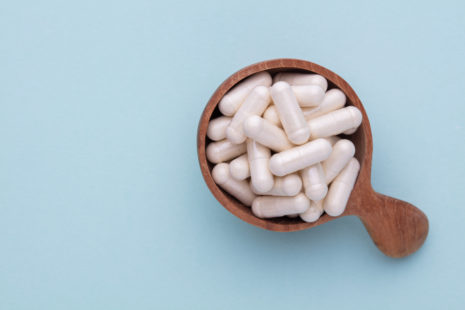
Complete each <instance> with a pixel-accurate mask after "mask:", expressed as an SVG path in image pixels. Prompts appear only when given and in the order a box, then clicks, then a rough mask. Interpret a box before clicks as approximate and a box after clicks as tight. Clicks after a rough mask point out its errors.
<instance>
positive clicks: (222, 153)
mask: <svg viewBox="0 0 465 310" xmlns="http://www.w3.org/2000/svg"><path fill="white" fill-rule="evenodd" d="M246 150H247V147H246V145H245V143H241V144H235V143H232V142H231V141H229V140H228V139H224V140H221V141H217V142H211V143H210V144H208V146H207V152H206V153H207V159H208V160H209V161H210V162H212V163H214V164H218V163H221V162H224V161H228V160H230V159H233V158H236V157H237V156H239V155H242V154H244V153H245V151H246Z"/></svg>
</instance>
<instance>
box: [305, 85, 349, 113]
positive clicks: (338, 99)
mask: <svg viewBox="0 0 465 310" xmlns="http://www.w3.org/2000/svg"><path fill="white" fill-rule="evenodd" d="M345 104H346V95H344V93H343V92H342V91H341V90H340V89H337V88H333V89H330V90H328V91H327V92H326V94H325V97H324V98H323V101H322V102H321V103H320V105H319V106H317V107H315V108H302V113H304V116H305V119H306V120H307V121H309V120H311V119H313V118H317V117H319V116H321V115H325V114H326V113H329V112H332V111H335V110H337V109H340V108H342V107H343V106H344V105H345Z"/></svg>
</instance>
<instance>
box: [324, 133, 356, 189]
mask: <svg viewBox="0 0 465 310" xmlns="http://www.w3.org/2000/svg"><path fill="white" fill-rule="evenodd" d="M354 154H355V146H354V144H353V143H352V141H350V140H347V139H342V140H339V141H338V142H336V144H334V146H333V151H332V152H331V155H329V157H328V159H326V160H325V161H324V162H323V164H322V165H323V170H324V171H325V176H326V184H329V183H331V182H332V181H333V180H334V178H335V177H336V176H337V175H338V174H339V172H341V170H342V169H344V167H345V166H346V165H347V163H348V162H349V160H350V159H351V158H352V157H353V156H354Z"/></svg>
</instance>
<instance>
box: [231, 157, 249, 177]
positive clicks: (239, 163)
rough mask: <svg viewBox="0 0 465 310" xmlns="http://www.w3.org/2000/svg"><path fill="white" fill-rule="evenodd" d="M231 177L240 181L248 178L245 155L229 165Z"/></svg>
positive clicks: (247, 164)
mask: <svg viewBox="0 0 465 310" xmlns="http://www.w3.org/2000/svg"><path fill="white" fill-rule="evenodd" d="M229 171H230V172H231V176H232V177H233V178H235V179H236V180H239V181H242V180H245V179H247V178H248V177H250V169H249V160H248V158H247V154H244V155H241V156H239V157H238V158H236V159H233V160H231V162H230V163H229Z"/></svg>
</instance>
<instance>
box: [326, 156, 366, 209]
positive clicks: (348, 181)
mask: <svg viewBox="0 0 465 310" xmlns="http://www.w3.org/2000/svg"><path fill="white" fill-rule="evenodd" d="M359 170H360V164H359V163H358V161H357V159H355V158H352V159H351V160H350V161H349V162H348V163H347V165H346V166H345V168H344V169H343V170H342V171H341V173H340V174H339V175H338V176H337V177H336V178H335V179H334V181H333V183H331V186H330V187H329V191H328V195H326V198H325V201H324V203H323V207H324V210H325V212H326V213H328V215H330V216H339V215H341V214H342V213H343V212H344V210H345V208H346V205H347V201H348V200H349V197H350V193H351V192H352V189H353V188H354V185H355V181H356V180H357V175H358V172H359Z"/></svg>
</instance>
